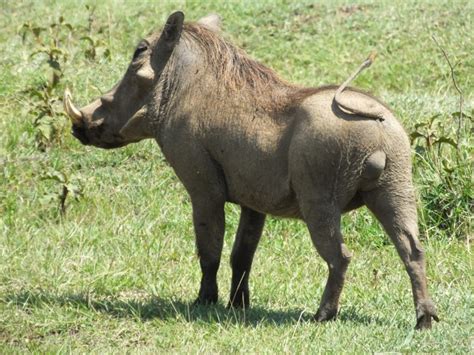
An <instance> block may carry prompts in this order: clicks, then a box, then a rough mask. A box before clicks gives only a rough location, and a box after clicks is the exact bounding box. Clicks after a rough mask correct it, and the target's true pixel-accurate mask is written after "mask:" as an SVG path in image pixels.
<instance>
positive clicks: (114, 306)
mask: <svg viewBox="0 0 474 355" xmlns="http://www.w3.org/2000/svg"><path fill="white" fill-rule="evenodd" d="M0 302H4V303H7V304H10V305H15V306H17V307H21V308H22V309H24V310H26V311H34V309H35V308H43V307H48V308H50V307H52V306H59V307H66V308H71V309H74V310H88V311H92V312H100V313H106V314H109V315H111V316H113V317H116V318H130V319H136V320H139V321H150V320H154V319H161V320H171V319H174V320H185V321H188V322H206V323H231V324H237V323H238V324H244V325H248V326H257V325H262V324H268V325H291V324H295V325H296V324H298V323H305V322H310V321H311V320H312V316H313V313H308V312H306V311H304V310H301V309H285V310H271V309H268V308H263V307H261V306H256V305H253V306H252V307H251V308H250V309H248V310H242V309H227V308H226V307H224V306H223V305H222V304H220V303H218V304H215V305H209V306H201V305H199V306H194V305H193V304H192V303H189V302H183V301H181V300H172V299H163V298H159V297H156V296H143V295H139V296H136V295H135V296H129V297H117V296H110V297H105V296H97V295H90V294H87V293H77V294H62V295H54V294H51V293H47V292H44V291H34V292H33V291H22V292H18V293H13V294H9V295H5V296H3V297H1V298H0ZM338 321H340V322H343V323H346V322H347V323H356V324H359V325H369V324H374V323H375V324H378V325H388V324H389V322H388V320H383V319H379V318H377V317H370V316H366V315H361V314H359V313H358V312H357V311H356V310H355V309H353V308H350V307H349V308H347V309H345V310H343V311H342V312H341V314H340V315H339V317H338Z"/></svg>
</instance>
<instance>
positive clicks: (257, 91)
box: [183, 23, 307, 111]
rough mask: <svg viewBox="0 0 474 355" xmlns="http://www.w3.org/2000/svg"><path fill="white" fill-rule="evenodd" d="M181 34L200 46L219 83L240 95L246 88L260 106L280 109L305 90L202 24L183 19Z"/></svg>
mask: <svg viewBox="0 0 474 355" xmlns="http://www.w3.org/2000/svg"><path fill="white" fill-rule="evenodd" d="M183 36H184V39H185V40H188V41H193V42H194V43H195V44H197V45H198V46H199V47H200V48H201V50H202V53H203V54H204V56H205V60H206V62H207V63H208V68H210V70H211V71H212V72H213V73H214V75H215V76H216V79H217V81H218V82H219V83H222V84H223V85H224V86H225V87H226V88H227V89H228V90H229V91H231V92H239V94H240V95H245V93H246V92H247V93H248V94H249V95H250V96H251V97H252V99H253V100H256V101H258V103H259V105H260V106H261V107H262V108H265V109H269V110H272V111H275V110H279V109H282V108H284V107H286V106H288V105H289V104H290V103H291V102H292V101H294V99H295V98H296V96H298V92H301V91H302V90H303V91H304V92H306V91H307V90H304V89H302V88H301V87H298V86H295V85H293V84H290V83H288V82H286V81H285V80H283V79H281V78H280V77H279V76H278V75H277V74H276V73H275V72H274V71H273V70H272V69H270V68H268V67H266V66H265V65H263V64H261V63H259V62H258V61H256V60H254V59H252V58H250V57H249V56H248V55H247V54H246V53H245V52H244V51H243V50H242V49H240V48H238V47H236V46H235V45H233V44H231V43H229V42H228V41H227V40H226V39H224V38H223V37H222V36H221V35H220V34H219V33H216V32H214V31H211V30H210V29H208V28H207V27H205V26H203V25H200V24H197V23H186V24H185V25H184V30H183ZM305 96H307V95H305Z"/></svg>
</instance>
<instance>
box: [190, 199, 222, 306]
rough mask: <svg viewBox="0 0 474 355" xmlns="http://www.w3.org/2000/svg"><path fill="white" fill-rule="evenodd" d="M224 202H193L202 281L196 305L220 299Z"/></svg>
mask: <svg viewBox="0 0 474 355" xmlns="http://www.w3.org/2000/svg"><path fill="white" fill-rule="evenodd" d="M224 218H225V217H224V203H223V201H212V200H201V199H198V200H197V201H196V199H195V200H193V221H194V229H195V232H196V246H197V252H198V256H199V263H200V264H201V271H202V279H201V288H200V289H199V296H198V298H197V300H196V302H195V303H197V304H210V303H216V302H217V298H218V290H217V279H216V276H217V270H218V269H219V264H220V260H221V252H222V244H223V239H224V226H225V220H224Z"/></svg>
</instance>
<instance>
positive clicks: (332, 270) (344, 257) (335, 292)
mask: <svg viewBox="0 0 474 355" xmlns="http://www.w3.org/2000/svg"><path fill="white" fill-rule="evenodd" d="M304 215H305V220H306V223H307V225H308V228H309V232H310V234H311V239H312V241H313V244H314V246H315V247H316V249H317V251H318V253H319V255H321V257H322V258H323V259H324V261H326V263H327V265H328V269H329V276H328V280H327V283H326V287H325V289H324V293H323V296H322V298H321V303H320V305H319V309H318V312H317V313H316V315H315V316H314V319H315V320H316V321H318V322H322V321H327V320H331V319H334V318H335V317H336V316H337V312H338V309H339V298H340V296H341V292H342V288H343V286H344V279H345V274H346V270H347V267H348V265H349V262H350V258H351V254H350V253H349V250H348V249H347V248H346V246H345V245H344V243H343V240H342V234H341V231H340V221H341V215H340V212H338V211H337V210H336V209H335V208H333V206H331V205H330V204H324V203H322V204H318V203H315V204H314V205H313V208H311V209H310V211H306V213H304Z"/></svg>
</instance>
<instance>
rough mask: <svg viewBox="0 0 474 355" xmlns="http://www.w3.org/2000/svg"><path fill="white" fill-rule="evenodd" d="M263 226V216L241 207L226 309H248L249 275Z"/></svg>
mask: <svg viewBox="0 0 474 355" xmlns="http://www.w3.org/2000/svg"><path fill="white" fill-rule="evenodd" d="M264 224H265V215H264V214H262V213H259V212H256V211H254V210H251V209H249V208H247V207H242V212H241V214H240V222H239V228H238V230H237V235H236V237H235V242H234V247H233V248H232V255H231V259H230V262H231V266H232V285H231V291H230V300H229V304H228V307H248V306H249V305H250V301H249V273H250V269H251V268H252V261H253V256H254V254H255V250H256V249H257V245H258V242H259V241H260V236H261V235H262V231H263V226H264Z"/></svg>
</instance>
